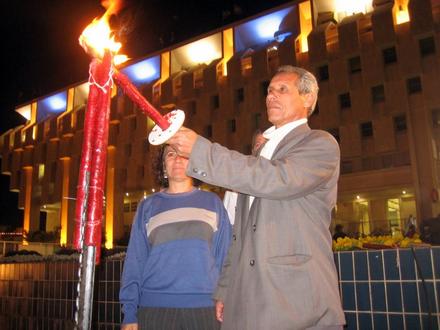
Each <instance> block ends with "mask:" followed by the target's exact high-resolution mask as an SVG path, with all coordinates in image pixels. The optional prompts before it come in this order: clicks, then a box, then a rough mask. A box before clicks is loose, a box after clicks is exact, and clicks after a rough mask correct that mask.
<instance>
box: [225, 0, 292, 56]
mask: <svg viewBox="0 0 440 330" xmlns="http://www.w3.org/2000/svg"><path fill="white" fill-rule="evenodd" d="M296 10H297V6H290V7H287V8H284V9H281V10H278V11H275V12H273V13H270V14H267V15H264V16H261V17H258V18H255V19H253V20H250V21H247V22H245V23H243V24H240V25H237V26H235V27H234V49H235V52H241V51H245V50H246V49H248V48H253V47H255V46H256V45H263V44H267V43H268V42H270V41H273V40H278V41H280V42H281V41H282V40H284V38H285V37H287V36H289V35H292V34H293V35H294V37H296V36H297V35H298V33H299V21H298V19H297V18H294V16H295V17H296V16H297V14H295V11H296Z"/></svg>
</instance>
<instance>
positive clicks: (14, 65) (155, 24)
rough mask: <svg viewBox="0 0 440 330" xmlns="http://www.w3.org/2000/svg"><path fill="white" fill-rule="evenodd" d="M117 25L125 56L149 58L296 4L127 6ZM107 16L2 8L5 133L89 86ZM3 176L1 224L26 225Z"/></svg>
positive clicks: (182, 0)
mask: <svg viewBox="0 0 440 330" xmlns="http://www.w3.org/2000/svg"><path fill="white" fill-rule="evenodd" d="M125 2H126V4H127V6H126V8H125V9H124V10H123V11H122V12H121V13H120V14H119V15H118V16H117V17H116V18H114V19H113V20H112V24H113V26H114V27H119V28H120V29H119V31H123V33H121V34H120V35H119V37H120V40H121V41H122V42H123V45H124V46H123V49H122V50H121V53H124V54H127V55H128V56H129V57H130V58H137V57H141V56H146V55H148V54H149V53H152V52H154V51H157V50H160V49H162V48H165V47H167V46H170V45H172V44H175V43H178V42H180V41H183V40H186V39H189V38H191V37H194V36H197V35H200V34H202V33H206V32H208V31H210V30H213V29H216V28H219V27H221V26H224V25H227V24H229V23H231V22H233V21H237V20H239V19H242V18H245V17H248V16H252V15H255V14H257V13H259V12H261V11H263V10H266V9H269V8H272V7H275V6H277V5H280V4H283V3H286V2H289V1H283V0H252V1H251V0H224V1H221V0H211V1H210V0H205V1H196V0H173V1H171V0H149V1H140V0H138V1H135V0H131V1H129V0H126V1H125ZM103 13H104V9H103V7H101V5H100V1H99V0H81V1H59V0H58V1H57V0H38V1H35V0H16V1H4V2H3V3H2V13H1V14H0V15H1V16H2V17H1V19H0V24H1V26H0V31H1V42H2V46H1V54H2V55H1V56H2V58H1V59H2V65H3V67H2V70H1V72H2V73H3V74H2V78H1V80H2V88H1V97H0V134H3V133H4V132H6V131H7V130H8V129H10V128H13V127H16V126H17V125H19V124H21V123H23V119H22V118H21V116H20V115H18V114H17V113H16V112H15V111H14V109H15V107H16V106H17V105H20V104H23V103H29V102H30V101H31V100H32V99H34V98H38V97H41V96H44V95H46V94H49V93H51V92H55V91H57V90H60V89H64V88H65V87H66V86H68V85H70V84H75V83H78V82H80V81H82V80H85V79H86V78H87V75H88V64H89V58H88V57H87V55H86V54H85V53H84V52H83V50H82V48H81V47H80V46H79V45H78V37H79V35H80V34H81V31H82V30H83V29H84V27H85V26H87V24H88V23H90V22H91V21H92V19H93V18H95V17H98V16H101V15H102V14H103ZM8 187H9V177H8V176H5V175H0V208H1V214H2V215H1V216H0V225H2V224H12V225H14V226H21V224H22V213H21V211H18V210H17V194H16V193H11V192H9V189H8Z"/></svg>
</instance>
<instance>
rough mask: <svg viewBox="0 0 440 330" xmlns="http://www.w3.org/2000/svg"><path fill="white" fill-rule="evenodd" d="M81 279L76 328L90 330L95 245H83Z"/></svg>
mask: <svg viewBox="0 0 440 330" xmlns="http://www.w3.org/2000/svg"><path fill="white" fill-rule="evenodd" d="M81 259H82V260H81V264H80V269H81V274H82V276H81V279H80V282H79V289H80V290H79V293H78V300H77V301H78V306H77V313H78V320H77V329H78V330H90V328H91V324H92V311H93V288H94V281H95V259H96V247H94V246H85V247H84V249H83V252H82V258H81Z"/></svg>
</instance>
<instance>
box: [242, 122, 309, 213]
mask: <svg viewBox="0 0 440 330" xmlns="http://www.w3.org/2000/svg"><path fill="white" fill-rule="evenodd" d="M305 123H307V118H302V119H298V120H295V121H292V122H290V123H287V124H285V125H283V126H281V127H279V128H276V127H275V126H272V127H270V128H268V129H267V130H265V131H264V133H263V136H264V138H265V139H266V140H267V142H266V143H265V144H264V146H263V148H262V149H261V151H260V156H261V157H264V158H266V159H272V155H273V153H274V151H275V149H276V147H277V146H278V144H279V143H280V142H281V140H282V139H283V138H284V137H285V136H286V135H287V134H289V133H290V132H291V131H292V130H294V129H295V128H297V127H298V126H300V125H302V124H305ZM254 198H255V197H254V196H249V209H250V208H251V206H252V203H253V202H254Z"/></svg>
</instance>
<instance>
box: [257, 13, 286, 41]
mask: <svg viewBox="0 0 440 330" xmlns="http://www.w3.org/2000/svg"><path fill="white" fill-rule="evenodd" d="M281 19H282V17H280V16H268V17H263V19H261V20H259V21H258V25H257V33H258V35H259V36H260V37H261V38H273V35H274V34H275V32H277V31H278V28H279V26H280V23H281Z"/></svg>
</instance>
